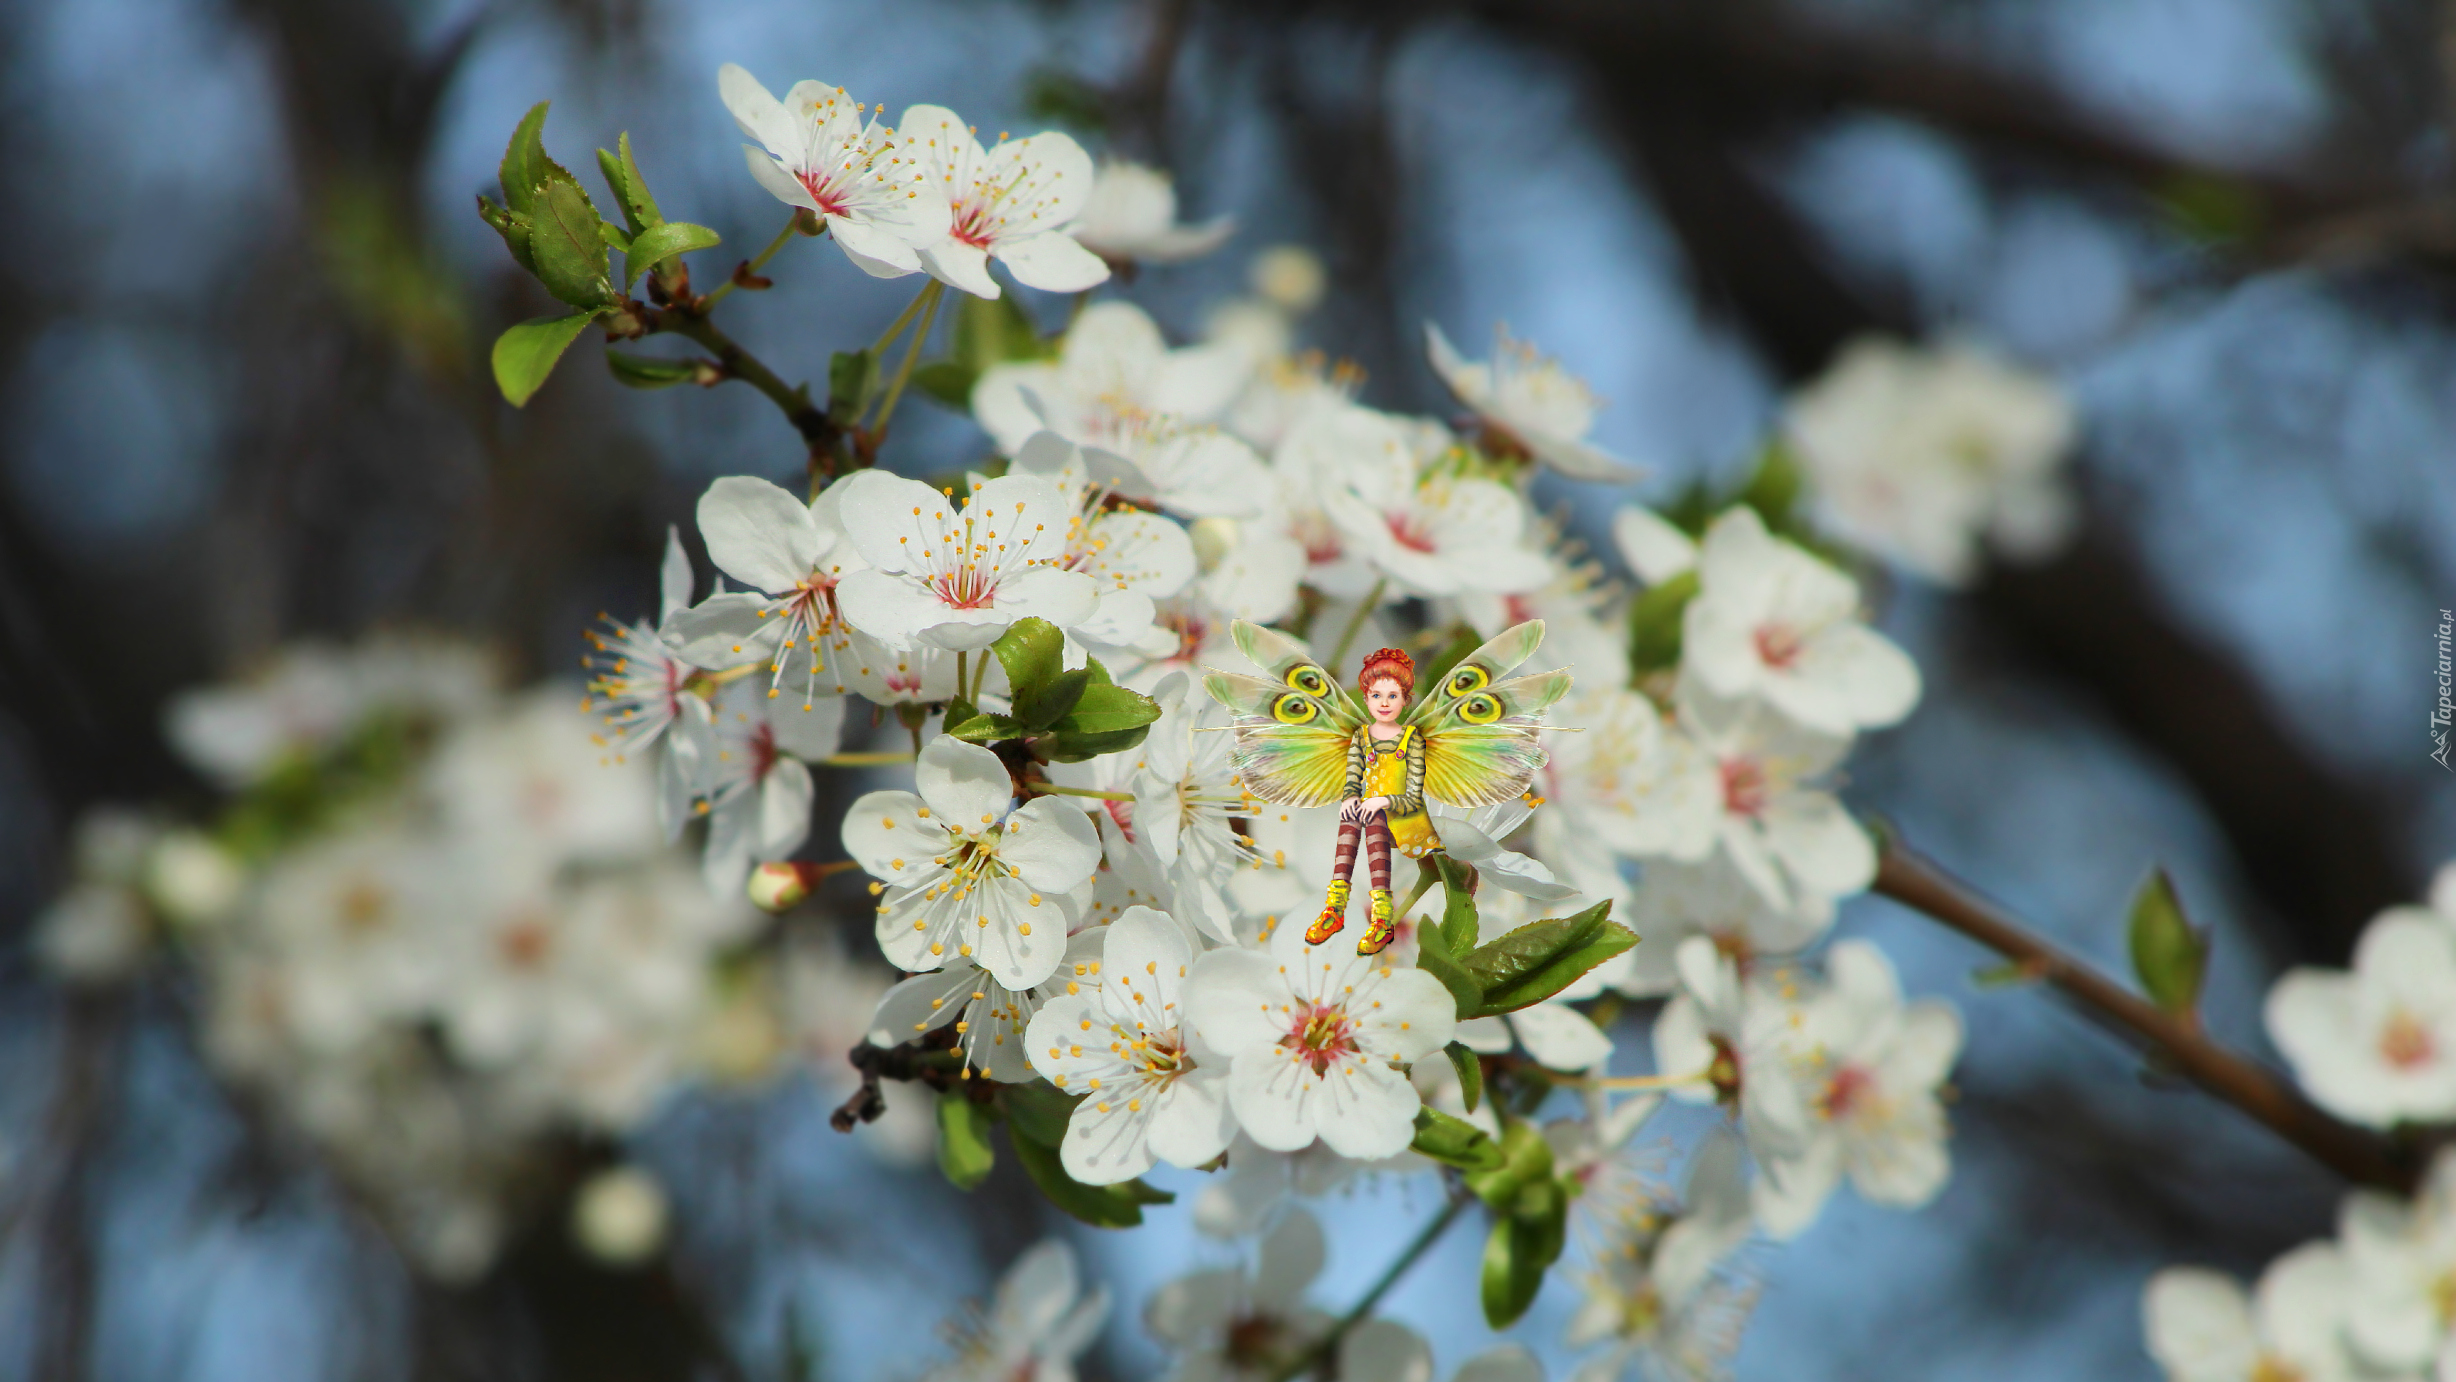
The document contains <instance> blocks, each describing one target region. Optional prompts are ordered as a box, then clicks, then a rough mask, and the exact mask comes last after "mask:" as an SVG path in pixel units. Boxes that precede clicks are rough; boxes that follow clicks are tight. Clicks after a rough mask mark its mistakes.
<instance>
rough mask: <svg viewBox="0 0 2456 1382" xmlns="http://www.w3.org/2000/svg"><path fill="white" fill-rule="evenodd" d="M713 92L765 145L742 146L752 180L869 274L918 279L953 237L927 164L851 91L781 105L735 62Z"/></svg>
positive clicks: (828, 89)
mask: <svg viewBox="0 0 2456 1382" xmlns="http://www.w3.org/2000/svg"><path fill="white" fill-rule="evenodd" d="M716 86H717V93H718V94H719V95H720V96H722V97H723V98H724V101H725V109H726V110H728V111H731V112H732V113H733V119H734V123H735V124H737V125H740V126H741V127H742V133H744V134H747V135H749V136H750V137H751V138H753V139H755V140H758V141H759V147H753V146H751V145H748V144H745V145H743V146H742V152H743V154H744V155H745V156H747V158H748V160H749V163H750V175H751V176H752V177H753V178H754V179H756V180H757V181H758V183H759V185H760V186H761V187H764V188H766V189H767V190H768V193H769V194H770V195H772V196H774V197H775V198H776V199H777V200H778V201H781V202H783V203H784V204H785V205H787V206H795V207H800V208H802V209H803V210H805V211H809V212H811V213H812V214H814V215H816V216H817V217H818V218H819V219H820V221H821V222H822V223H823V224H825V226H826V227H827V233H828V235H829V236H831V237H833V238H834V240H835V242H836V244H837V245H838V246H839V247H841V248H842V249H843V250H844V253H845V257H846V258H848V259H850V260H852V261H853V263H854V265H855V266H856V267H858V268H860V269H861V271H862V272H864V273H866V274H870V275H872V276H873V277H876V278H896V277H899V276H901V275H904V274H908V273H913V272H915V271H917V270H919V269H920V267H921V256H920V253H919V252H920V251H921V250H923V249H926V248H929V247H931V246H934V245H936V244H938V243H939V241H941V240H943V239H944V238H945V237H946V234H947V228H948V226H949V225H950V224H952V223H953V219H954V216H953V212H952V211H951V210H950V209H949V207H948V206H947V197H946V192H945V189H944V188H943V187H942V186H941V184H940V183H939V182H938V181H937V180H935V179H933V178H932V177H931V176H930V172H931V163H930V161H929V160H928V159H925V158H924V157H922V156H921V151H920V150H919V149H917V148H915V147H914V146H913V143H912V141H911V139H910V137H909V136H901V137H899V136H898V135H897V133H896V132H895V131H894V130H891V129H888V128H887V127H886V126H884V125H882V124H880V123H879V121H878V117H877V114H876V113H873V112H871V111H870V110H869V108H868V107H867V106H865V105H862V104H860V103H858V102H856V101H854V100H853V98H852V97H850V96H847V95H846V94H845V93H844V88H842V87H840V86H829V85H827V84H826V83H824V82H816V81H801V82H796V83H794V84H793V89H792V90H791V91H788V92H786V93H785V98H784V99H783V100H782V101H779V100H777V99H776V97H775V96H774V95H772V94H770V93H769V91H768V89H767V88H766V87H765V86H762V85H761V84H760V82H759V79H758V78H756V77H753V76H752V75H751V74H750V73H748V72H746V71H744V70H742V69H741V68H740V67H738V66H736V65H735V64H733V63H730V62H729V63H726V64H725V65H724V66H723V67H721V68H718V69H717V73H716ZM865 115H866V116H868V118H867V119H865V118H864V116H865Z"/></svg>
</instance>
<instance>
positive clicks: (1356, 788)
mask: <svg viewBox="0 0 2456 1382" xmlns="http://www.w3.org/2000/svg"><path fill="white" fill-rule="evenodd" d="M1364 766H1365V754H1364V733H1363V731H1361V730H1360V731H1358V732H1357V733H1356V735H1355V736H1354V737H1353V738H1351V739H1349V740H1348V741H1347V785H1346V786H1344V787H1342V788H1340V789H1339V796H1340V799H1341V800H1344V801H1354V800H1355V799H1356V798H1358V797H1361V796H1363V795H1364Z"/></svg>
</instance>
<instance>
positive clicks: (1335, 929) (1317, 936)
mask: <svg viewBox="0 0 2456 1382" xmlns="http://www.w3.org/2000/svg"><path fill="white" fill-rule="evenodd" d="M1346 925H1347V880H1346V879H1344V878H1334V879H1332V880H1331V883H1330V893H1329V895H1328V896H1326V897H1325V898H1324V899H1323V900H1322V914H1321V915H1320V916H1318V917H1315V918H1314V919H1313V924H1312V925H1311V926H1308V927H1306V928H1305V944H1307V945H1320V944H1321V943H1322V942H1324V941H1326V940H1329V939H1330V938H1331V937H1333V936H1335V935H1337V934H1339V932H1340V930H1341V928H1343V927H1345V926H1346Z"/></svg>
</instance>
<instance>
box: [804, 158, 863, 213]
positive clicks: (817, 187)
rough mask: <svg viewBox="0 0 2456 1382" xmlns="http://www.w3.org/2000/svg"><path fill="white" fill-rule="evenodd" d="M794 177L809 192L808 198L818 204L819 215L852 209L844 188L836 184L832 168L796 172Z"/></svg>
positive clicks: (845, 211)
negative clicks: (822, 170)
mask: <svg viewBox="0 0 2456 1382" xmlns="http://www.w3.org/2000/svg"><path fill="white" fill-rule="evenodd" d="M794 178H795V180H796V181H798V182H800V183H801V185H802V190H803V191H805V192H808V193H809V194H810V200H812V201H814V202H817V203H818V204H819V214H820V215H822V216H842V215H844V214H846V213H847V212H849V211H851V210H852V205H853V204H852V201H851V199H849V198H848V197H847V196H846V195H845V189H844V188H843V187H842V186H840V185H838V183H837V181H836V173H835V170H834V169H832V168H831V169H828V170H825V171H824V172H821V171H815V170H814V171H811V172H806V173H796V174H794Z"/></svg>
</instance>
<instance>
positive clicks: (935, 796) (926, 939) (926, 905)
mask: <svg viewBox="0 0 2456 1382" xmlns="http://www.w3.org/2000/svg"><path fill="white" fill-rule="evenodd" d="M913 784H914V786H915V787H916V788H917V789H918V794H917V795H916V794H915V793H914V792H871V793H869V794H867V795H865V796H863V797H862V798H861V799H860V800H858V801H855V802H854V803H853V805H852V809H851V810H849V811H847V812H846V813H845V816H844V848H845V851H846V852H847V853H849V854H851V855H852V856H853V858H854V859H855V860H857V861H859V862H860V864H861V867H862V868H863V869H864V870H866V871H867V872H868V873H869V874H870V876H871V877H873V878H877V879H879V880H880V881H881V882H882V883H883V884H884V885H885V886H884V891H883V894H882V896H881V897H880V898H879V903H878V924H877V931H878V945H879V949H881V950H883V951H885V952H886V955H887V959H888V961H889V962H890V963H892V964H894V965H895V966H896V967H897V968H899V969H905V970H914V971H918V970H928V969H938V968H943V967H945V966H947V965H952V964H958V963H959V962H961V961H963V960H971V961H972V962H973V963H975V964H977V965H979V966H980V967H981V968H983V969H986V970H988V971H989V972H990V973H991V974H992V975H994V976H996V978H997V980H998V982H999V983H1001V984H1004V985H1005V986H1006V987H1007V988H1008V989H1010V990H1017V991H1020V990H1023V989H1028V988H1032V987H1034V986H1035V985H1037V984H1039V983H1040V981H1041V980H1043V979H1046V978H1048V977H1049V976H1050V975H1051V974H1052V973H1054V972H1056V970H1057V967H1058V962H1059V961H1060V960H1061V959H1062V958H1063V957H1064V955H1065V951H1066V936H1067V933H1068V932H1069V930H1071V929H1072V925H1073V922H1074V920H1075V917H1076V915H1077V913H1078V912H1079V910H1080V909H1079V907H1078V904H1077V903H1076V901H1075V900H1074V898H1073V896H1072V892H1073V890H1074V888H1075V887H1076V886H1077V885H1079V884H1081V883H1083V882H1085V881H1087V880H1088V879H1089V878H1090V877H1091V875H1092V869H1093V868H1094V866H1096V865H1097V864H1098V863H1099V860H1100V840H1099V836H1098V835H1097V834H1096V833H1094V831H1093V830H1092V826H1091V823H1090V822H1089V821H1087V820H1085V819H1084V817H1083V812H1082V811H1081V810H1079V809H1078V808H1076V807H1075V806H1074V805H1073V804H1072V803H1071V802H1068V801H1066V800H1065V799H1063V798H1054V797H1041V798H1038V799H1036V800H1033V801H1029V802H1026V803H1024V804H1023V805H1022V806H1019V807H1014V808H1013V809H1012V810H1010V809H1009V806H1010V805H1011V803H1012V800H1013V796H1014V786H1013V783H1012V781H1011V780H1010V779H1009V778H1008V776H1007V772H1006V765H1005V764H1004V763H1002V762H1000V761H999V760H998V756H997V755H996V754H994V753H991V752H990V751H989V750H987V749H984V748H981V747H979V746H977V745H974V744H967V743H965V742H963V741H962V740H960V739H951V738H949V737H947V736H946V735H943V734H942V735H940V736H938V737H937V738H936V739H934V740H931V741H930V744H929V746H928V747H927V748H925V749H923V750H922V751H921V757H920V761H919V762H918V763H916V764H915V765H914V768H913Z"/></svg>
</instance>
